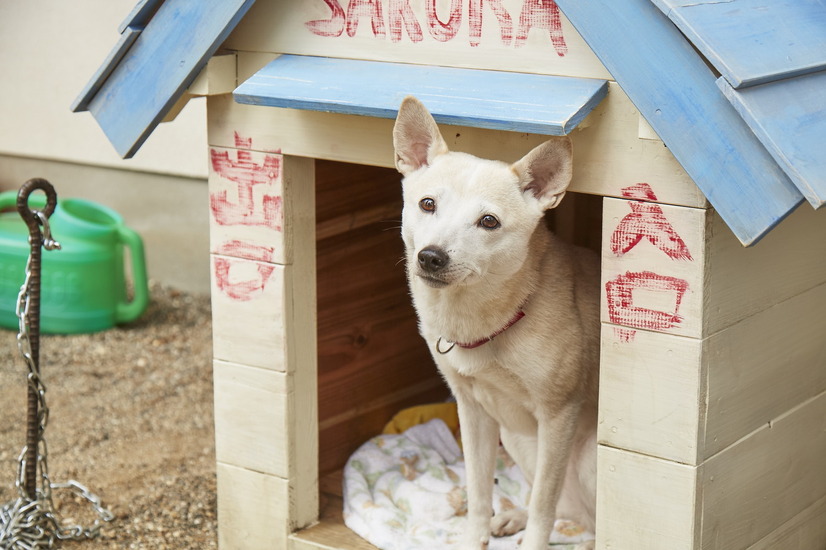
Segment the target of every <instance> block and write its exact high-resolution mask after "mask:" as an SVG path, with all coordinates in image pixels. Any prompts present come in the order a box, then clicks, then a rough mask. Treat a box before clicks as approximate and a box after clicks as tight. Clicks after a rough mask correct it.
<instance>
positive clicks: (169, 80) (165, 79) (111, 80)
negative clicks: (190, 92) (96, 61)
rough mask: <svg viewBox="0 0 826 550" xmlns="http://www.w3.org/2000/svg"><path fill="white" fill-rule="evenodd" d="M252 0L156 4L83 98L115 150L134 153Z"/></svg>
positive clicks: (171, 0)
mask: <svg viewBox="0 0 826 550" xmlns="http://www.w3.org/2000/svg"><path fill="white" fill-rule="evenodd" d="M253 2H254V0H232V1H220V0H210V1H204V2H187V1H184V0H166V1H165V2H164V3H163V4H162V5H161V6H160V7H159V8H158V11H157V12H156V13H155V15H154V16H153V17H152V19H151V20H150V21H149V23H148V24H147V25H146V28H145V29H144V30H143V32H141V34H140V36H139V38H138V40H136V41H135V43H134V44H133V45H132V47H131V48H129V51H128V52H127V53H126V55H125V56H124V57H123V59H121V61H120V63H118V65H117V67H116V68H114V69H113V70H112V71H111V74H110V75H109V77H108V78H107V79H106V81H105V82H104V83H103V84H102V86H101V87H100V90H99V91H98V93H96V94H95V96H94V98H92V99H91V101H90V102H89V104H88V109H89V111H90V112H91V113H92V115H93V116H94V117H95V119H96V120H97V122H98V124H99V125H100V126H101V128H102V129H103V131H104V133H106V135H107V137H108V138H109V140H110V141H111V142H112V144H113V145H114V147H115V149H116V150H117V151H118V153H119V154H120V155H121V156H123V157H126V158H128V157H131V156H132V155H134V153H135V151H137V149H138V148H139V147H140V146H141V144H143V142H144V141H145V140H146V138H147V137H148V136H149V134H150V133H151V132H152V130H153V129H154V128H155V126H156V125H157V124H158V123H159V122H160V121H161V120H162V119H163V118H164V115H165V114H166V112H167V111H168V110H169V109H171V108H172V106H173V105H174V104H175V102H176V101H177V99H178V98H179V97H180V96H181V95H182V94H183V93H184V91H185V90H186V88H187V86H189V84H191V83H192V81H193V80H194V79H195V77H196V76H197V75H198V73H199V72H200V70H201V68H202V67H203V66H204V65H205V64H206V63H207V61H208V60H209V58H210V57H211V56H212V54H213V53H215V51H216V50H217V49H218V47H219V46H220V44H221V43H222V42H223V40H224V39H225V38H226V37H227V36H228V35H229V33H230V31H231V30H232V28H234V26H235V24H237V23H238V21H239V20H240V19H241V17H243V15H244V14H245V13H246V11H247V10H248V9H249V8H250V6H251V5H252V4H253ZM182 37H185V38H186V39H185V40H183V39H182Z"/></svg>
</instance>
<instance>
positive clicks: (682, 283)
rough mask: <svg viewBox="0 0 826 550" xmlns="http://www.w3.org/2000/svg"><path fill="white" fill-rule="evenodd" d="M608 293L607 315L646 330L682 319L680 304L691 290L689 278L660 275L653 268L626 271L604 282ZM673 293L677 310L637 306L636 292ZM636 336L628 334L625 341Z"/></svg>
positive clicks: (676, 323)
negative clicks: (660, 309) (650, 269)
mask: <svg viewBox="0 0 826 550" xmlns="http://www.w3.org/2000/svg"><path fill="white" fill-rule="evenodd" d="M605 290H606V293H607V295H608V318H609V319H610V320H611V322H612V323H615V324H618V325H625V326H626V327H633V328H641V329H646V330H660V331H662V330H667V329H670V328H673V327H676V326H677V325H679V324H680V322H681V321H682V317H681V316H680V313H679V312H680V304H681V303H682V300H683V296H685V293H686V291H687V290H688V281H686V280H684V279H679V278H677V277H668V276H665V275H659V274H657V273H653V272H651V271H637V272H626V273H625V274H624V275H618V276H617V277H616V278H614V279H613V280H611V281H608V282H607V283H606V284H605ZM635 290H644V291H650V292H667V293H671V294H672V296H673V300H674V309H673V310H671V311H658V310H656V309H649V308H644V307H639V306H635V305H634V291H635ZM631 338H633V335H632V334H630V335H628V334H627V335H626V337H625V338H624V339H625V340H626V341H628V340H630V339H631Z"/></svg>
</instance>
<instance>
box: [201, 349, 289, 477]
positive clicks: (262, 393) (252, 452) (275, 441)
mask: <svg viewBox="0 0 826 550" xmlns="http://www.w3.org/2000/svg"><path fill="white" fill-rule="evenodd" d="M213 381H214V385H215V457H216V460H218V462H222V463H224V464H230V465H233V466H238V467H240V468H246V469H248V470H254V471H256V472H261V473H264V474H270V475H275V476H278V477H281V478H284V479H287V478H289V474H290V467H289V466H290V465H289V442H290V430H291V429H292V426H289V425H288V421H289V420H291V419H288V418H287V415H286V414H285V412H286V411H287V410H288V406H287V399H288V380H287V375H286V374H284V373H280V372H276V371H272V370H267V369H260V368H257V367H247V366H243V365H236V364H233V363H228V362H226V361H217V360H216V361H214V364H213ZM289 397H290V398H293V396H289Z"/></svg>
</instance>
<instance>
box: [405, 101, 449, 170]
mask: <svg viewBox="0 0 826 550" xmlns="http://www.w3.org/2000/svg"><path fill="white" fill-rule="evenodd" d="M393 147H394V148H395V149H396V169H397V170H398V171H399V172H401V174H402V175H403V176H406V175H408V174H409V173H411V172H415V171H416V170H418V169H419V168H421V167H422V166H428V165H429V164H430V163H431V162H433V159H434V158H436V157H437V156H438V155H442V154H444V153H447V151H448V150H447V144H446V143H445V140H444V138H443V137H442V134H441V132H439V127H438V126H436V121H435V120H433V116H432V115H431V114H430V112H429V111H428V110H427V108H426V107H425V106H424V105H423V104H422V102H421V101H419V100H418V99H416V98H415V97H413V96H407V97H406V98H404V101H402V104H401V107H399V114H398V116H396V124H395V125H394V126H393Z"/></svg>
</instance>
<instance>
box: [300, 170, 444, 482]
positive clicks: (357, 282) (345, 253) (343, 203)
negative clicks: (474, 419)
mask: <svg viewBox="0 0 826 550" xmlns="http://www.w3.org/2000/svg"><path fill="white" fill-rule="evenodd" d="M316 172H317V182H316V193H317V195H316V204H317V208H316V213H317V222H318V227H330V225H329V224H330V222H331V221H335V220H341V219H342V218H346V219H347V220H348V221H345V222H344V223H342V222H337V226H338V228H339V229H343V230H341V231H335V232H334V233H332V234H330V233H331V232H330V231H329V230H328V231H326V232H325V233H326V235H327V236H326V238H322V236H323V233H322V231H318V233H317V234H318V244H317V250H318V253H317V257H318V262H317V265H318V268H317V279H318V285H317V287H318V325H317V330H318V362H319V363H318V369H319V390H318V396H319V428H320V436H319V437H320V445H321V450H322V452H321V455H320V470H321V472H327V471H330V470H334V469H339V468H341V467H342V466H343V465H344V462H345V461H346V460H347V458H349V456H350V454H352V452H353V451H354V450H355V449H356V448H357V447H359V446H360V445H361V444H362V443H364V442H365V441H367V439H369V438H370V437H373V436H375V435H377V434H378V433H380V431H381V429H382V428H383V427H384V425H385V424H386V423H387V421H389V420H390V418H391V417H392V416H393V415H394V414H395V413H396V412H398V411H399V410H400V409H401V408H404V407H407V406H411V405H418V404H422V403H425V402H432V401H435V400H443V399H444V398H445V397H446V396H447V393H448V392H447V389H446V387H445V385H444V382H443V381H442V379H441V377H440V376H439V374H438V371H437V370H436V367H435V365H434V364H433V361H432V359H431V357H430V352H429V351H428V349H427V345H426V344H425V342H424V341H423V340H422V338H421V337H420V335H419V334H418V325H417V320H416V315H415V312H414V310H413V307H412V304H411V302H410V296H409V294H408V289H407V281H406V276H405V270H404V265H403V263H401V262H400V261H399V260H400V258H402V257H403V255H404V246H403V243H402V241H401V237H400V236H399V232H398V226H399V218H400V216H401V208H402V204H401V193H400V191H401V185H400V181H399V180H400V176H399V175H398V172H396V171H395V170H392V169H385V168H376V167H368V166H361V165H352V164H343V163H333V162H326V161H317V171H316ZM382 205H383V206H385V207H386V208H387V209H388V210H390V211H392V214H390V215H389V216H388V217H386V218H383V219H379V220H377V221H375V222H373V223H356V222H359V221H361V218H362V215H361V213H362V212H365V211H367V212H372V211H374V210H375V209H376V208H378V207H379V206H382Z"/></svg>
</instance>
